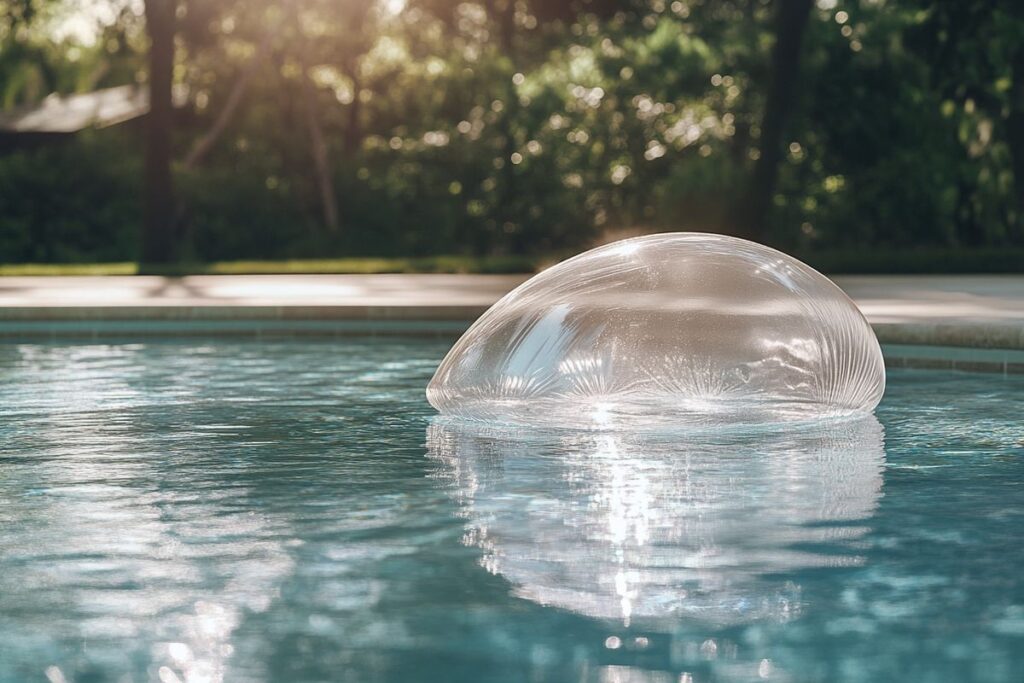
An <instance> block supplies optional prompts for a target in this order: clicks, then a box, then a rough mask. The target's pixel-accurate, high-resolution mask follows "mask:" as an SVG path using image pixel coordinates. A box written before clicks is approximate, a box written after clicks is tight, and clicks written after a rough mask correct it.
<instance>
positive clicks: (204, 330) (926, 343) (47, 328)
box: [0, 306, 1024, 375]
mask: <svg viewBox="0 0 1024 683" xmlns="http://www.w3.org/2000/svg"><path fill="white" fill-rule="evenodd" d="M483 310H485V309H484V308H480V309H479V310H477V309H476V308H475V307H474V308H473V309H472V310H469V307H457V306H453V307H430V308H427V309H424V308H418V309H403V308H396V307H358V308H357V309H354V308H346V309H344V310H339V309H336V308H334V307H326V308H323V307H202V308H187V309H186V308H177V307H168V308H163V307H161V308H149V307H147V308H144V309H139V308H131V309H125V308H111V309H104V308H94V307H88V308H61V309H49V310H48V311H47V312H46V313H47V314H46V315H41V313H42V311H40V310H39V309H5V310H4V311H3V315H2V316H0V343H2V342H8V343H12V342H13V343H17V342H27V341H48V340H52V341H56V340H59V339H67V340H82V341H96V340H111V341H114V340H118V341H122V340H126V339H128V340H130V339H139V338H160V337H163V338H167V337H180V336H234V337H255V338H281V337H285V338H287V337H303V336H316V337H327V338H330V337H345V336H395V335H399V336H400V335H415V336H431V337H454V336H456V335H458V334H461V333H462V332H463V331H465V330H466V328H467V327H468V326H469V325H470V323H471V321H472V320H473V319H475V318H476V317H477V316H478V315H479V314H480V313H482V312H483ZM874 327H875V331H876V332H877V333H878V336H879V339H880V340H881V342H882V350H883V353H884V355H885V358H886V363H887V365H888V366H889V367H899V368H932V369H944V370H962V371H969V372H987V373H996V374H1004V375H1005V374H1024V329H1020V328H1017V327H1014V326H985V325H977V324H971V323H966V322H965V323H964V324H963V325H950V324H946V325H941V326H933V325H921V324H914V325H907V324H887V323H878V324H875V325H874Z"/></svg>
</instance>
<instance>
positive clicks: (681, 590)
mask: <svg viewBox="0 0 1024 683" xmlns="http://www.w3.org/2000/svg"><path fill="white" fill-rule="evenodd" d="M882 435H883V430H882V427H881V425H880V424H879V423H878V421H877V420H876V419H875V418H874V417H869V418H866V419H862V420H858V421H855V422H835V423H824V424H822V425H819V426H815V427H808V428H806V429H803V430H791V431H788V432H786V433H781V432H765V433H761V434H758V435H756V436H750V435H747V436H740V435H736V434H732V435H718V436H717V437H716V436H714V435H707V434H705V435H703V436H701V437H699V438H690V439H687V438H686V437H680V436H676V437H675V438H673V437H669V436H664V435H663V436H655V435H650V434H647V435H637V434H622V433H566V432H555V431H552V432H538V431H526V430H508V429H502V430H496V429H487V428H481V427H480V426H479V425H471V424H469V423H465V422H461V423H460V422H457V421H443V420H437V421H435V422H434V423H433V424H432V425H431V426H430V427H429V429H428V431H427V444H428V449H429V453H430V456H431V457H432V458H434V459H436V460H437V462H438V463H439V464H440V466H441V467H440V473H439V476H441V477H443V478H445V479H447V480H448V483H449V487H450V491H451V495H452V496H453V497H454V498H455V499H456V500H457V502H458V503H459V508H460V511H461V512H460V514H462V515H464V516H465V518H466V534H465V537H464V542H465V543H466V544H468V545H472V546H476V547H478V548H479V549H480V550H481V551H482V553H483V556H482V559H481V564H482V565H483V566H484V567H485V568H486V569H487V570H488V571H490V572H492V573H494V574H498V575H501V576H503V577H505V578H506V579H507V580H508V581H509V582H510V583H511V584H512V585H513V587H514V591H515V593H516V594H517V595H518V596H520V597H523V598H526V599H528V600H531V601H533V602H536V603H539V604H541V605H549V606H553V607H558V608H561V609H566V610H570V611H572V612H575V613H578V614H582V615H586V616H590V617H599V618H603V619H616V620H621V621H622V622H623V625H624V626H629V625H630V623H631V622H636V624H637V625H640V624H647V623H657V622H659V621H660V622H665V621H667V620H671V619H678V618H686V619H692V620H699V621H700V622H703V623H706V624H708V625H713V626H717V627H721V626H727V625H732V624H741V623H747V622H752V621H757V620H762V619H770V620H776V621H785V620H788V619H792V618H794V617H796V616H798V615H799V613H800V610H801V608H802V601H801V594H800V585H799V584H798V583H796V582H794V581H792V580H789V579H788V578H787V576H786V574H787V572H795V571H798V570H802V569H808V568H814V567H840V566H852V565H859V564H862V563H863V562H864V558H863V557H862V556H861V555H860V554H859V552H858V546H859V543H860V540H861V539H862V538H863V536H864V535H865V533H866V532H867V531H868V530H869V525H870V523H871V517H872V515H873V514H874V512H875V508H876V506H877V505H878V501H879V498H880V496H881V494H882V483H883V480H882V467H883V464H884V459H885V456H884V450H883V443H882V439H883V436H882Z"/></svg>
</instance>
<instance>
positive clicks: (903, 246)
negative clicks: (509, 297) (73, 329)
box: [0, 0, 1024, 270]
mask: <svg viewBox="0 0 1024 683" xmlns="http://www.w3.org/2000/svg"><path fill="white" fill-rule="evenodd" d="M3 7H4V8H5V9H3V10H0V103H2V104H3V105H4V106H7V107H10V106H14V105H17V104H24V103H30V102H34V101H38V100H39V99H40V98H42V97H43V96H45V95H46V94H47V93H49V92H52V91H58V92H74V91H84V90H89V89H92V88H96V87H105V86H110V85H118V84H122V83H126V82H132V81H138V80H142V79H144V66H145V59H144V49H145V41H144V39H143V35H144V33H143V31H142V28H141V21H142V19H141V16H140V14H141V9H140V6H139V3H137V2H132V1H130V0H92V2H91V3H90V2H86V3H83V2H72V1H71V0H9V2H8V3H7V4H5V5H3ZM773 10H774V7H773V3H772V2H769V1H768V0H675V1H671V0H626V1H623V2H611V1H610V0H592V1H591V2H587V1H586V0H531V1H529V2H527V1H525V0H518V1H514V2H513V1H512V0H480V1H478V2H460V1H457V0H404V1H403V0H345V1H344V2H337V1H334V0H290V1H289V0H179V11H178V17H179V23H178V26H177V32H178V45H179V49H178V57H177V67H176V73H175V76H176V82H177V84H178V87H179V88H180V89H181V91H182V93H184V94H185V96H186V97H187V102H188V105H187V107H185V109H184V110H182V111H181V112H179V114H180V117H179V118H180V120H179V122H178V125H177V129H176V131H175V137H174V144H175V148H176V150H177V154H178V157H179V158H181V159H184V158H185V157H186V155H187V154H188V152H189V150H190V149H192V148H193V146H194V145H195V142H196V140H198V139H200V138H201V137H202V136H204V134H207V133H208V131H210V130H211V129H212V128H214V127H215V122H216V121H217V119H218V117H219V116H221V115H222V113H223V112H224V111H225V109H226V108H228V107H229V104H228V103H229V101H230V100H231V98H232V96H233V94H240V97H241V104H240V106H239V107H238V110H237V112H235V113H234V114H233V115H231V116H230V118H229V120H227V121H226V124H225V126H224V128H223V132H222V134H220V135H219V136H218V137H217V139H216V142H215V144H213V146H212V147H211V148H210V151H209V153H208V154H207V155H205V156H204V158H203V159H202V161H201V163H197V164H195V165H194V166H188V165H186V164H180V165H179V167H178V168H177V170H176V189H177V193H178V201H179V204H180V207H181V209H180V214H181V215H180V221H179V223H180V226H181V228H180V229H181V240H182V242H183V244H184V249H183V251H182V253H183V255H184V257H185V258H186V259H188V260H193V261H218V260H228V259H268V258H280V259H303V258H306V259H308V258H324V257H338V256H412V257H426V256H430V255H437V254H465V255H475V256H482V255H490V256H502V255H515V256H521V255H527V256H531V255H537V254H548V253H562V252H564V251H567V250H574V249H578V248H580V247H583V246H587V245H589V244H591V243H593V242H594V241H596V240H600V239H605V238H607V237H608V236H614V235H620V234H632V233H635V232H642V231H652V230H666V229H674V230H720V231H731V230H733V229H734V226H732V225H731V224H730V217H731V216H732V215H733V208H734V205H735V203H736V202H737V201H738V198H739V196H740V193H741V190H742V188H743V185H744V183H745V182H746V179H747V178H748V177H749V174H750V171H751V166H752V164H753V163H754V160H755V159H756V158H757V157H758V154H759V147H758V145H759V136H760V129H759V123H760V120H761V115H762V109H763V107H764V100H765V94H766V88H767V83H768V82H769V79H770V76H771V75H770V74H769V73H767V70H768V69H769V65H770V60H769V59H768V55H769V53H770V50H771V45H772V41H773V35H774V33H773V23H772V17H773ZM1022 36H1024V5H1022V4H1021V3H1019V2H1016V1H1015V0H989V1H982V0H818V2H817V3H816V6H815V8H814V9H813V10H812V16H811V21H810V25H809V27H808V29H807V32H806V35H805V39H804V46H803V60H802V67H801V77H800V81H799V84H798V93H799V101H798V103H797V107H796V108H795V115H794V118H793V120H792V121H791V125H790V126H789V129H788V132H787V135H786V144H787V146H788V153H787V155H786V157H785V161H784V162H783V165H782V168H781V169H780V177H779V184H778V187H777V192H776V195H775V197H774V202H773V204H774V206H773V213H772V215H771V216H770V221H769V226H770V227H769V232H768V233H767V234H766V235H763V236H762V237H763V239H764V240H765V241H767V242H769V243H772V244H774V245H777V246H780V247H782V248H786V249H791V250H796V251H798V252H800V253H802V254H806V253H815V252H820V253H829V254H835V253H843V252H845V253H850V254H859V255H863V256H864V258H867V259H870V258H871V255H872V254H877V253H879V252H877V251H875V250H876V249H877V248H882V247H884V248H888V249H890V250H896V251H893V253H903V254H906V253H910V252H908V251H907V249H908V248H910V247H917V246H921V247H927V248H930V249H932V250H933V251H930V252H927V253H931V254H939V253H949V251H948V250H949V248H955V247H962V246H971V247H988V248H990V249H991V250H992V251H991V252H986V253H998V252H999V250H1000V249H1003V248H1006V247H1013V246H1018V247H1019V246H1024V199H1022V195H1024V128H1022V126H1024V123H1022V122H1024V46H1022V42H1024V38H1022ZM247 71H252V72H253V73H254V74H255V76H254V77H253V78H251V80H248V81H246V80H244V78H243V74H245V73H246V72H247ZM307 78H308V79H309V81H310V82H311V83H312V85H313V88H312V90H311V91H305V90H304V79H307ZM240 83H241V84H242V86H240V85H239V84H240ZM243 88H244V90H243ZM236 91H237V93H236ZM308 92H312V98H313V104H314V105H315V112H316V116H317V118H318V120H319V122H320V124H321V125H322V127H323V132H324V135H325V137H326V143H327V151H328V159H329V162H330V167H331V171H332V178H331V182H332V183H333V190H334V194H335V196H336V198H337V204H338V208H339V213H340V216H341V227H340V229H338V230H336V231H332V230H329V229H327V227H326V226H324V225H323V220H322V213H321V211H320V205H319V202H320V196H319V195H318V187H317V184H316V179H315V178H314V173H313V171H312V167H313V163H312V161H311V151H310V149H311V147H310V145H311V143H310V131H309V125H308V119H307V118H306V114H305V110H304V107H305V106H307V104H308V102H307V101H306V99H304V98H306V97H307V94H308ZM140 155H141V144H140V142H139V139H138V135H137V133H135V132H133V131H132V130H131V128H130V127H126V126H122V127H118V128H115V129H109V130H103V131H90V132H87V133H86V134H81V135H78V136H76V138H75V139H74V140H71V141H69V142H67V143H66V144H62V145H59V146H46V147H39V148H35V149H29V150H23V151H19V152H17V153H13V154H6V155H4V156H0V261H2V262H8V263H12V262H47V261H55V262H66V261H71V262H76V261H78V262H80V261H87V260H113V261H116V260H125V259H130V258H132V256H133V255H134V253H135V251H134V250H135V244H136V242H135V240H136V236H135V232H136V228H137V225H138V222H139V220H140V219H139V216H140V208H139V206H138V200H137V197H138V187H137V183H138V177H139V168H140V164H141V159H140ZM943 249H946V251H942V250H943ZM922 253H924V252H922ZM979 253H980V252H979ZM1004 253H1006V254H1017V253H1019V252H1014V251H1005V252H1004ZM1007 258H1009V257H1007ZM911 260H913V259H911ZM997 260H998V259H997ZM841 261H842V259H838V261H837V262H841ZM1005 261H1006V259H1001V260H999V262H1000V263H1004V262H1005ZM889 262H891V260H890V261H889ZM902 262H903V263H909V261H907V260H904V261H902ZM891 263H892V267H893V269H899V266H900V263H901V261H899V260H897V261H896V262H891ZM983 265H984V263H982V264H980V266H983ZM1010 265H1011V266H1012V262H1011V263H1010ZM840 269H844V268H840ZM845 269H849V268H845ZM979 269H981V270H984V269H985V268H983V267H979ZM1010 269H1013V268H1012V267H1011V268H1010Z"/></svg>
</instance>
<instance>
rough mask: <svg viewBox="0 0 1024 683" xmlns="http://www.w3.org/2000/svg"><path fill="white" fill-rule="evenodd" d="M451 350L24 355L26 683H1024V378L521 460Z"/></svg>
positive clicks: (4, 665) (917, 382)
mask: <svg viewBox="0 0 1024 683" xmlns="http://www.w3.org/2000/svg"><path fill="white" fill-rule="evenodd" d="M450 343H451V340H436V341H435V340H415V339H397V338H396V339H383V340H382V339H375V340H367V341H360V340H343V341H315V340H314V341H275V342H256V341H229V340H214V341H211V340H190V341H179V342H154V343H146V344H95V343H90V344H73V343H54V344H6V345H0V376H2V377H3V379H4V386H5V388H6V392H5V402H4V413H3V415H4V420H3V421H2V423H0V633H2V634H3V638H0V683H22V682H23V681H33V680H40V681H45V680H48V681H50V682H51V683H59V682H60V681H67V682H72V681H76V682H86V683H89V682H95V681H139V682H141V681H162V682H164V683H167V682H168V681H182V682H192V683H197V682H200V681H247V682H248V681H256V682H259V681H268V682H269V681H323V680H332V681H368V680H373V681H409V680H415V681H432V680H433V681H466V682H471V681H472V682H476V681H481V680H487V681H522V680H530V681H558V682H561V681H600V682H605V681H607V682H616V681H618V682H624V681H641V682H658V681H672V682H673V683H679V682H682V681H690V682H696V683H699V682H701V681H729V682H732V681H750V680H777V681H851V682H853V681H890V680H892V681H897V680H899V681H902V680H914V681H949V680H960V681H1019V680H1024V582H1022V580H1021V578H1020V571H1019V567H1021V566H1022V565H1024V548H1022V545H1024V544H1021V542H1020V541H1021V531H1020V530H1021V528H1024V487H1022V485H1021V482H1022V481H1024V461H1022V458H1024V432H1022V429H1021V421H1020V415H1021V414H1024V378H1020V377H1008V378H1003V377H998V376H988V375H967V374H959V375H957V374H951V373H939V372H926V371H896V372H890V375H889V388H888V390H887V394H886V398H885V400H884V401H883V403H882V405H881V406H880V407H879V409H878V411H877V420H876V419H875V418H867V419H865V420H862V421H853V422H846V423H841V424H832V425H830V426H824V427H815V428H803V429H786V430H776V431H758V432H756V433H747V434H746V435H745V436H744V434H742V433H735V432H733V433H728V434H724V433H723V434H719V435H717V436H716V435H715V434H713V433H709V434H704V435H694V434H691V435H690V436H688V437H685V436H681V435H677V436H675V437H673V436H671V435H666V434H664V433H663V434H660V435H658V434H629V433H620V432H590V433H578V432H571V431H568V430H554V431H545V430H532V431H516V430H514V429H496V428H487V427H486V426H483V427H482V426H480V425H476V426H467V425H466V424H464V423H459V422H457V421H451V420H445V419H441V418H438V417H436V416H435V415H434V414H433V411H432V410H431V409H430V407H429V406H428V405H427V404H426V402H425V401H424V399H423V387H424V386H425V384H426V382H427V381H428V380H429V378H430V376H431V373H432V372H433V371H434V368H435V367H436V366H437V363H438V361H439V360H440V358H441V357H442V355H443V354H444V352H445V350H446V349H447V348H448V346H449V345H450Z"/></svg>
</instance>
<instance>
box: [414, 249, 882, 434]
mask: <svg viewBox="0 0 1024 683" xmlns="http://www.w3.org/2000/svg"><path fill="white" fill-rule="evenodd" d="M884 389H885V368H884V364H883V361H882V354H881V350H880V348H879V346H878V341H877V339H876V338H875V335H874V333H873V331H872V330H871V327H870V326H869V325H868V323H867V321H866V320H865V319H864V316H863V315H861V313H860V311H859V310H858V309H857V307H856V305H854V303H853V302H852V301H850V299H849V298H848V297H847V296H846V295H845V294H844V293H843V292H842V291H841V290H840V289H839V288H838V287H837V286H836V285H835V284H833V283H832V282H831V281H830V280H829V279H828V278H826V277H825V276H823V275H821V274H820V273H818V272H817V271H815V270H813V269H812V268H810V267H809V266H807V265H805V264H803V263H801V262H800V261H798V260H796V259H794V258H792V257H790V256H787V255H785V254H783V253H781V252H779V251H775V250H774V249H770V248H768V247H765V246H762V245H759V244H756V243H753V242H748V241H746V240H741V239H737V238H733V237H726V236H721V235H710V234H704V233H667V234H658V235H650V236H646V237H639V238H635V239H629V240H624V241H621V242H615V243H613V244H609V245H606V246H603V247H599V248H597V249H593V250H591V251H588V252H585V253H583V254H580V255H579V256H576V257H574V258H571V259H569V260H567V261H563V262H562V263H559V264H558V265H556V266H554V267H552V268H549V269H548V270H545V271H544V272H542V273H540V274H538V275H537V276H535V277H533V278H531V279H530V280H528V281H527V282H525V283H523V284H522V285H521V286H519V287H518V288H516V289H515V290H513V291H512V292H510V293H509V294H508V295H506V296H505V297H504V298H503V299H501V300H500V301H499V302H498V303H496V304H495V305H494V306H492V307H491V308H490V309H489V310H488V311H487V312H486V313H484V315H483V316H481V317H480V319H479V320H477V321H476V323H475V324H474V325H473V326H472V327H471V328H470V329H469V330H468V331H467V332H466V333H465V334H464V335H463V336H462V338H461V339H459V341H458V342H457V343H456V344H455V346H454V347H452V349H451V351H449V353H448V355H447V356H446V357H445V358H444V360H443V361H442V362H441V365H440V367H438V369H437V372H436V373H435V375H434V378H433V379H432V380H431V382H430V385H429V386H428V387H427V398H428V400H429V401H430V403H431V405H433V406H434V407H435V408H436V409H438V410H439V411H440V412H441V413H443V414H448V415H454V416H460V417H465V418H472V419H479V420H488V421H497V422H504V423H512V424H527V425H556V426H567V427H585V428H606V427H610V428H614V427H617V426H642V425H709V424H729V423H734V424H735V423H741V424H742V423H759V422H774V421H779V420H805V419H817V418H820V417H833V416H840V415H851V414H857V413H863V412H869V411H871V410H872V409H873V408H874V407H875V406H876V405H877V404H878V402H879V400H881V397H882V393H883V391H884Z"/></svg>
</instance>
